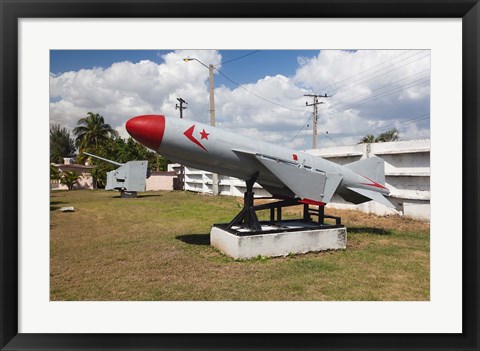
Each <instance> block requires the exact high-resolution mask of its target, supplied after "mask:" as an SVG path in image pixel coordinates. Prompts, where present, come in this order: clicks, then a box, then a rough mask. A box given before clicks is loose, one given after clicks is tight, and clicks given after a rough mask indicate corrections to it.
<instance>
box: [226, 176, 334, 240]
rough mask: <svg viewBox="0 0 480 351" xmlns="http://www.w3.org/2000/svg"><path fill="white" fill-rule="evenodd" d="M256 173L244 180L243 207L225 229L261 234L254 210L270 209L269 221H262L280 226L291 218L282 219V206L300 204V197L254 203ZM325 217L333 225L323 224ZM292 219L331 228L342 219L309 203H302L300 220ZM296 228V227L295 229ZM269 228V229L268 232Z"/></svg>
mask: <svg viewBox="0 0 480 351" xmlns="http://www.w3.org/2000/svg"><path fill="white" fill-rule="evenodd" d="M257 178H258V173H255V174H254V175H253V176H252V177H251V178H250V179H249V180H247V181H246V184H247V191H246V192H245V193H244V195H243V208H242V210H241V211H240V212H239V213H238V214H237V215H236V216H235V218H234V219H233V220H232V221H231V222H230V223H228V224H227V225H221V226H225V229H227V230H230V231H235V230H233V229H232V227H233V226H238V227H242V228H245V229H248V230H249V232H248V233H249V234H261V233H265V231H262V226H261V222H260V221H259V220H258V217H257V214H256V211H261V210H268V209H269V210H270V221H267V222H262V223H264V224H266V225H278V226H279V227H282V225H281V223H287V222H289V221H292V220H287V221H285V220H282V208H284V207H289V206H297V205H300V204H301V202H300V199H298V198H294V199H288V200H282V201H277V202H271V203H267V204H263V205H257V206H255V205H254V195H255V194H254V192H253V184H255V182H256V181H257ZM312 216H317V217H318V222H313V221H312V219H311V217H312ZM325 218H332V219H335V225H332V224H325ZM293 221H297V222H298V221H303V222H304V223H305V226H307V225H308V226H310V227H311V225H315V226H318V227H322V228H332V227H341V226H342V220H341V218H340V217H335V216H328V215H325V208H324V206H318V209H316V208H311V207H310V205H309V204H303V219H300V220H293ZM296 230H298V229H296ZM270 231H271V230H269V232H270Z"/></svg>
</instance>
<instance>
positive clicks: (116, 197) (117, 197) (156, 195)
mask: <svg viewBox="0 0 480 351" xmlns="http://www.w3.org/2000/svg"><path fill="white" fill-rule="evenodd" d="M161 196H162V195H160V194H150V195H148V194H147V195H137V197H130V198H129V197H126V198H125V199H141V198H144V197H161ZM112 198H113V199H120V198H121V196H120V195H115V196H112Z"/></svg>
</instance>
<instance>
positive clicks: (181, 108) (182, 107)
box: [175, 98, 188, 118]
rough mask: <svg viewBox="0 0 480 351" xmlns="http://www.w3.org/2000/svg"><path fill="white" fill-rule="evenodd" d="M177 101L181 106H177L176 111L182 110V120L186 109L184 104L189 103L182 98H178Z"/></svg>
mask: <svg viewBox="0 0 480 351" xmlns="http://www.w3.org/2000/svg"><path fill="white" fill-rule="evenodd" d="M177 100H178V102H179V103H180V105H178V104H175V110H177V109H180V118H183V110H185V109H186V107H184V106H183V104H185V105H188V103H187V102H186V101H185V100H183V99H182V98H177Z"/></svg>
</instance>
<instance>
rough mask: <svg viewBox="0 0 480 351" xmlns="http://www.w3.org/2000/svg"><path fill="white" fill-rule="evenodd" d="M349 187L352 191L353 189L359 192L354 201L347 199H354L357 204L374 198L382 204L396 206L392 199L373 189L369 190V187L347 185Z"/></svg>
mask: <svg viewBox="0 0 480 351" xmlns="http://www.w3.org/2000/svg"><path fill="white" fill-rule="evenodd" d="M347 189H349V190H350V191H353V192H354V193H356V194H357V197H356V198H355V200H354V201H352V199H350V200H347V201H352V202H354V203H356V204H359V203H363V202H367V201H370V200H373V201H375V202H378V203H380V204H382V205H385V206H387V207H390V208H395V206H394V205H393V204H392V203H391V202H390V201H388V200H387V198H386V197H384V196H383V195H382V194H380V193H379V192H376V191H372V190H367V189H362V188H354V187H347ZM358 195H360V196H358Z"/></svg>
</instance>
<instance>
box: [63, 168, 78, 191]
mask: <svg viewBox="0 0 480 351" xmlns="http://www.w3.org/2000/svg"><path fill="white" fill-rule="evenodd" d="M81 177H82V176H81V175H80V174H78V173H77V172H74V171H65V172H63V174H62V177H61V178H60V183H61V184H63V185H66V186H67V187H68V190H73V186H74V185H75V184H77V183H78V179H79V178H81Z"/></svg>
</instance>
